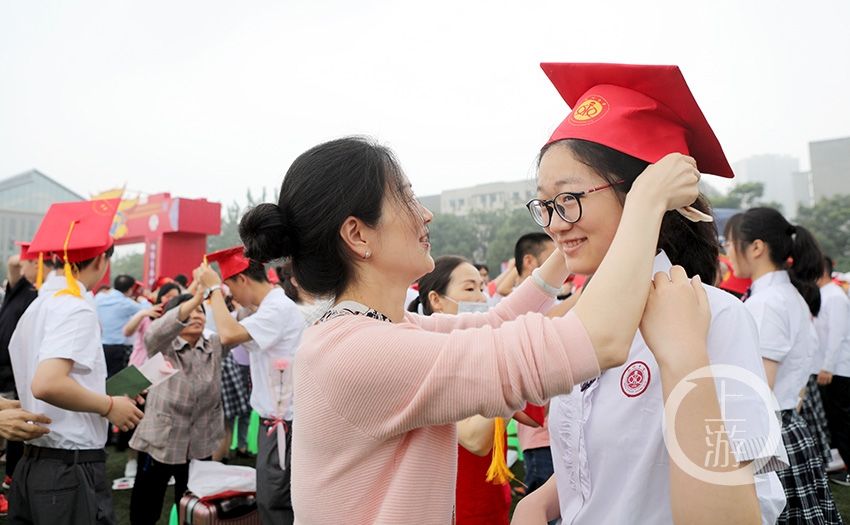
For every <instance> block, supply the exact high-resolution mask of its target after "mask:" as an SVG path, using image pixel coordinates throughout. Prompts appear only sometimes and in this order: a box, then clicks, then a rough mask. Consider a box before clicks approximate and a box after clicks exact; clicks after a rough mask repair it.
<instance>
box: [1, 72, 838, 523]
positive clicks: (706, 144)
mask: <svg viewBox="0 0 850 525" xmlns="http://www.w3.org/2000/svg"><path fill="white" fill-rule="evenodd" d="M543 69H544V71H545V72H546V74H547V75H548V76H549V78H550V79H551V80H552V82H553V84H554V85H555V87H556V88H557V90H558V91H559V93H560V94H561V96H562V97H563V98H564V100H565V101H566V103H567V104H568V105H569V106H570V107H572V108H573V111H572V112H570V113H569V115H568V116H567V118H566V119H564V120H563V122H562V123H561V124H560V125H559V126H558V127H557V129H556V130H555V132H554V133H553V134H552V136H551V137H550V139H549V140H548V141H547V142H546V144H545V145H544V146H543V148H542V149H541V151H540V152H539V156H538V164H537V194H538V195H537V198H535V199H532V200H531V201H529V203H528V204H527V207H528V211H529V212H530V215H531V219H532V220H533V221H534V223H536V224H537V225H538V226H539V227H540V228H542V230H543V231H537V232H530V233H528V234H526V235H523V236H522V237H521V238H520V239H518V241H517V243H516V247H515V253H514V257H513V260H512V261H511V263H510V264H509V265H508V266H507V268H506V269H505V270H504V271H503V272H501V273H500V275H499V276H497V277H496V278H494V279H493V280H492V281H490V280H489V269H488V268H486V267H485V266H483V265H476V266H473V265H472V264H471V263H470V262H468V261H466V260H465V259H463V258H462V257H459V256H443V257H439V258H437V259H436V261H435V260H434V259H433V258H432V257H431V254H430V238H429V229H428V228H429V223H430V221H431V219H432V215H431V212H430V211H429V210H428V209H426V208H425V207H423V206H422V205H421V204H420V203H419V202H418V201H416V199H415V198H414V196H413V193H412V189H411V187H410V183H409V182H408V180H407V178H406V177H405V175H404V172H403V170H402V169H401V167H400V165H399V163H398V161H397V160H396V159H395V157H394V155H393V153H392V152H391V151H390V150H389V149H387V148H385V147H383V146H380V145H378V144H375V143H374V142H372V141H371V140H368V139H364V138H357V137H352V138H343V139H338V140H334V141H330V142H327V143H324V144H320V145H318V146H315V147H314V148H311V149H310V150H308V151H307V152H305V153H304V154H302V155H301V156H299V157H298V158H297V159H296V160H295V161H294V162H293V164H292V165H291V167H290V168H289V170H288V172H287V174H286V176H285V177H284V179H283V183H282V186H281V191H280V199H279V202H278V203H277V204H271V203H264V204H260V205H259V206H257V207H256V208H254V209H252V210H251V211H249V212H248V213H247V214H246V215H245V217H243V219H242V221H241V224H240V236H241V238H242V241H243V243H244V245H240V246H236V247H233V248H229V249H227V250H222V251H219V252H215V253H211V254H208V255H207V256H206V257H205V258H204V260H203V261H197V267H196V268H195V269H194V271H193V272H192V275H191V278H187V277H184V276H175V277H174V278H173V279H161V280H159V281H157V283H156V284H155V285H154V286H153V290H151V291H149V292H145V291H143V290H141V286H140V285H139V283H137V282H136V281H135V279H134V278H132V277H131V276H127V275H119V276H116V277H115V278H114V280H113V282H112V286H111V287H104V288H102V289H99V288H98V287H99V283H101V281H102V280H103V278H104V275H105V274H106V272H107V269H108V266H109V259H110V257H111V255H112V250H113V241H112V239H111V238H110V236H109V227H110V226H111V223H112V218H113V216H114V214H115V212H116V210H117V205H118V201H117V200H109V201H91V202H78V203H62V204H55V205H53V206H52V207H51V209H50V210H49V211H48V213H47V215H46V216H45V218H44V220H43V221H42V224H41V226H40V227H39V229H38V232H37V233H36V235H35V237H34V238H33V239H32V240H31V242H28V243H24V244H22V247H21V254H20V256H18V257H14V258H12V259H11V260H10V261H9V265H8V266H9V268H8V270H9V274H8V275H9V278H8V284H7V289H6V295H5V298H4V303H3V308H2V310H0V382H2V384H0V395H2V398H3V399H2V400H0V434H2V435H3V436H4V437H6V438H7V439H8V445H7V448H6V468H7V471H6V474H7V478H6V481H7V483H8V485H9V488H8V492H7V497H8V502H7V505H8V515H9V521H10V522H11V523H21V524H23V523H80V524H83V523H85V524H90V523H114V522H115V513H114V508H113V506H112V499H111V495H110V491H111V482H110V480H108V479H107V478H106V471H105V462H104V461H105V457H106V456H105V454H106V452H105V448H104V447H105V445H106V443H107V439H108V435H109V434H110V433H112V430H115V431H116V432H114V434H115V445H116V446H117V447H118V448H126V449H129V450H130V451H131V452H129V453H128V461H127V465H126V468H125V474H126V477H127V478H129V481H128V483H129V484H130V485H131V486H132V496H131V502H130V509H129V510H130V519H131V522H132V523H134V524H151V523H156V521H157V520H158V519H159V516H160V515H161V513H162V509H163V505H166V504H168V505H170V503H171V502H166V501H165V494H166V489H167V486H168V485H169V483H172V482H173V484H174V486H175V502H174V503H175V504H178V505H179V500H180V498H181V496H182V495H183V494H184V492H185V491H186V488H187V482H188V476H189V464H190V462H191V461H192V460H222V459H224V458H226V457H227V455H228V454H229V448H230V443H231V441H232V432H233V431H234V427H235V428H236V432H237V434H238V436H239V440H240V441H239V444H238V450H239V451H240V452H241V453H243V454H244V453H246V451H247V449H248V448H249V447H248V444H247V443H246V442H245V441H244V439H245V437H244V436H245V435H246V434H247V432H246V427H245V422H246V421H247V420H248V417H249V414H250V412H251V411H254V412H256V413H258V414H259V417H260V421H261V427H262V428H261V431H260V432H259V433H258V438H257V439H258V443H257V449H258V454H257V457H256V476H257V494H256V498H257V506H258V509H259V516H260V519H261V521H262V523H265V524H271V523H275V524H278V523H295V522H297V523H303V524H328V523H386V524H406V523H426V524H431V523H435V524H438V523H439V524H445V523H452V522H454V523H458V524H478V523H481V524H484V523H488V524H492V523H509V522H513V523H519V524H542V523H553V522H556V521H557V520H559V519H560V520H562V522H563V523H577V524H584V523H588V524H589V523H672V522H675V523H718V522H720V523H783V524H784V523H807V524H808V523H825V524H827V523H842V519H841V516H840V515H839V514H838V511H837V508H836V506H835V503H834V501H833V499H832V495H831V490H830V486H829V483H828V479H829V478H828V475H827V466H828V464H829V462H830V459H831V453H830V449H831V448H836V449H837V450H838V453H839V455H840V457H841V459H842V460H844V462H845V463H846V464H848V465H850V299H848V297H847V293H846V291H845V290H844V289H842V288H841V287H840V286H839V285H837V284H836V283H834V282H833V281H832V272H833V268H832V262H831V260H830V259H829V258H828V257H826V256H825V255H824V254H822V253H821V251H820V249H819V247H818V245H817V242H816V241H815V240H814V238H813V237H812V235H811V234H810V233H809V232H808V231H807V230H806V229H805V228H803V227H801V226H795V225H793V224H791V223H790V222H788V221H787V220H786V219H785V218H784V217H783V216H782V215H781V214H780V213H779V212H778V211H776V210H773V209H769V208H754V209H750V210H746V211H744V212H742V213H740V214H738V215H736V216H734V217H733V218H732V219H730V220H729V221H728V223H727V224H726V226H725V230H724V231H723V232H717V231H716V228H715V225H714V224H713V223H712V222H711V216H710V213H711V208H710V204H709V202H708V201H707V200H706V199H705V198H704V197H702V196H701V195H700V194H699V187H698V183H699V180H700V173H708V174H713V175H717V176H725V177H731V176H732V175H733V174H732V170H731V168H730V167H729V164H728V161H727V160H726V157H725V155H724V154H723V151H722V149H721V147H720V144H719V141H718V140H717V138H716V137H715V135H714V133H713V132H712V130H711V128H710V126H709V125H708V123H707V121H706V119H705V117H704V116H703V114H702V112H701V111H700V109H699V107H698V106H697V104H696V101H695V100H694V99H693V96H692V95H691V93H690V90H689V89H688V87H687V84H686V83H685V81H684V78H683V77H682V75H681V73H680V72H679V70H678V68H675V67H660V66H621V65H608V64H544V65H543ZM529 224H530V226H531V225H532V223H531V222H530V223H529ZM530 229H531V228H530ZM718 233H722V238H723V239H724V243H723V244H722V245H721V243H720V241H719V240H718V239H719V235H718ZM721 249H722V252H723V254H722V257H721ZM278 261H283V262H282V263H280V262H278ZM213 264H217V265H218V270H217V271H216V270H215V269H214V268H213V266H212V265H213ZM733 272H734V275H733ZM411 283H416V284H415V285H414V286H413V287H411ZM724 290H728V291H724ZM730 292H732V293H730ZM158 355H161V356H162V357H164V358H165V361H166V362H167V367H168V368H170V369H176V370H177V371H178V373H176V374H174V375H173V376H171V377H170V378H169V379H166V380H165V381H163V382H162V383H159V384H156V385H155V386H153V387H151V388H150V389H149V390H148V391H146V392H144V393H143V394H142V395H141V396H139V397H138V398H135V399H131V398H129V397H126V396H109V395H106V380H107V379H108V378H110V377H112V376H114V375H116V374H118V373H120V372H121V371H122V370H123V369H124V368H125V367H127V366H128V365H130V364H132V365H136V366H141V365H142V364H144V363H145V362H146V361H147V360H148V359H151V358H154V357H156V356H158ZM709 365H711V368H707V367H709ZM706 370H708V371H707V372H706ZM730 370H733V371H735V372H734V373H735V374H743V375H744V376H745V377H748V378H749V379H748V380H747V381H740V380H738V381H734V380H733V379H735V377H732V376H729V375H727V374H730V373H731V372H729V371H730ZM701 373H702V374H704V375H703V376H701V377H704V378H707V379H709V380H708V381H693V380H692V379H693V378H694V377H695V374H701ZM736 377H738V378H739V377H740V375H738V376H736ZM682 384H688V385H689V388H690V390H689V391H688V392H687V395H685V396H679V395H677V391H678V390H677V389H678V388H679V387H680V386H681V385H682ZM762 389H763V391H764V392H768V393H772V394H773V396H772V397H771V396H770V395H768V396H767V398H765V397H764V396H762V395H761V394H762V393H763V391H762ZM771 398H772V399H774V400H775V402H770V399H771ZM16 399H17V400H19V401H14V400H16ZM766 399H767V401H766ZM674 402H676V403H679V409H678V410H673V409H671V408H670V407H671V406H672V405H673V403H674ZM18 403H19V404H20V407H19V406H18ZM510 418H514V419H516V420H517V421H518V423H519V431H518V435H519V440H520V446H521V448H522V452H523V456H524V470H525V475H524V478H523V484H519V483H518V482H515V481H513V480H512V478H513V474H512V473H511V471H510V470H509V469H508V467H509V465H508V464H507V446H506V441H507V438H506V422H507V421H508V420H509V419H510ZM723 443H725V447H723V446H720V445H721V444H723ZM674 445H675V446H674ZM722 451H725V455H724V457H722V458H721V457H720V452H722ZM831 479H833V481H835V482H836V483H840V484H845V485H850V477H848V474H847V470H846V469H844V470H839V471H837V472H836V473H833V474H832V475H831ZM512 483H513V485H514V486H515V492H517V493H519V494H520V495H524V498H523V499H522V500H521V501H520V503H519V504H518V505H517V507H516V509H515V512H514V513H513V517H512V518H511V516H510V503H511V496H512V491H511V484H512ZM0 504H2V502H0Z"/></svg>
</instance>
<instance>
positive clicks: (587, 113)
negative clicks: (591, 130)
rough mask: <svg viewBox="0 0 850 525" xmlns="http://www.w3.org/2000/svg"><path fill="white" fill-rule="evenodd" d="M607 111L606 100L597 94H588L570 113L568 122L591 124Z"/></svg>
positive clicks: (580, 124)
mask: <svg viewBox="0 0 850 525" xmlns="http://www.w3.org/2000/svg"><path fill="white" fill-rule="evenodd" d="M607 112H608V101H607V100H605V99H604V98H603V97H600V96H599V95H590V96H589V97H587V98H585V99H584V100H582V101H581V103H579V105H578V106H576V108H575V109H574V110H573V112H572V113H570V122H572V123H573V124H576V125H579V126H582V125H585V124H592V123H593V122H595V121H597V120H599V119H600V118H602V116H603V115H605V113H607Z"/></svg>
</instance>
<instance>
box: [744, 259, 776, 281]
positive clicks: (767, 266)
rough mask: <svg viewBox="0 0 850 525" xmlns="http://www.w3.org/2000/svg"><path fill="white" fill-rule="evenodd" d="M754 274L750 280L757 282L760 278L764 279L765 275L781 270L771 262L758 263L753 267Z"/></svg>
mask: <svg viewBox="0 0 850 525" xmlns="http://www.w3.org/2000/svg"><path fill="white" fill-rule="evenodd" d="M752 268H753V273H752V275H751V276H750V279H752V280H753V281H757V280H758V279H759V278H760V277H764V276H765V275H767V274H769V273H771V272H778V271H779V270H780V269H781V268H777V267H776V265H775V264H773V263H772V262H769V261H763V262H762V261H757V262H755V263H754V264H753V265H752Z"/></svg>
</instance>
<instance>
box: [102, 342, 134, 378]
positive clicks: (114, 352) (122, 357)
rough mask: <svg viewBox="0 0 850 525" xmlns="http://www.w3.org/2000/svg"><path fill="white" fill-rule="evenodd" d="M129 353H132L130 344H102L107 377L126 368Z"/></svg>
mask: <svg viewBox="0 0 850 525" xmlns="http://www.w3.org/2000/svg"><path fill="white" fill-rule="evenodd" d="M131 353H133V347H132V346H130V345H103V355H104V357H106V377H107V379H108V378H110V377H112V376H114V375H115V374H117V373H118V372H120V371H121V370H124V369H125V368H127V363H129V362H130V354H131Z"/></svg>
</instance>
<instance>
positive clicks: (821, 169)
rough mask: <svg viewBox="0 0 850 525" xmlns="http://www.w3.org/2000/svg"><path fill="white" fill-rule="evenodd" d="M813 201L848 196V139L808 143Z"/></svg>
mask: <svg viewBox="0 0 850 525" xmlns="http://www.w3.org/2000/svg"><path fill="white" fill-rule="evenodd" d="M809 157H810V160H811V165H812V171H811V187H812V189H813V191H814V201H815V202H817V201H819V200H820V199H823V198H829V197H833V196H835V195H850V137H844V138H840V139H833V140H820V141H817V142H809Z"/></svg>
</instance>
